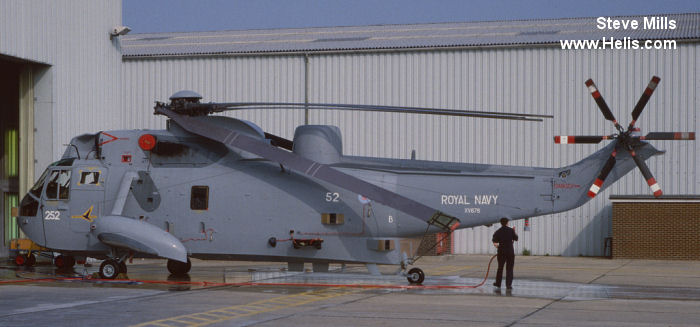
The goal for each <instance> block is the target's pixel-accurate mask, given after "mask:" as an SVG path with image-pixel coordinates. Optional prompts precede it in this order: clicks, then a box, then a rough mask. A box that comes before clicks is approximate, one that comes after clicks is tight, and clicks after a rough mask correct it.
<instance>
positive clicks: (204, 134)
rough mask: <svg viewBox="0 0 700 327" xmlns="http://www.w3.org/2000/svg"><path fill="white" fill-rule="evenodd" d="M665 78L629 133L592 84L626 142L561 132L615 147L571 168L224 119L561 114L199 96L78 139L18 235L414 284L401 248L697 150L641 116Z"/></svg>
mask: <svg viewBox="0 0 700 327" xmlns="http://www.w3.org/2000/svg"><path fill="white" fill-rule="evenodd" d="M658 82H659V78H658V77H654V78H653V79H652V81H651V82H650V83H649V86H648V87H647V89H646V91H645V92H644V93H643V94H642V96H641V98H640V100H639V102H638V103H637V105H636V107H635V108H634V110H633V112H632V119H633V120H632V123H631V124H630V125H629V127H628V128H627V130H624V129H623V128H622V126H621V125H620V124H619V123H618V122H617V121H616V120H615V118H614V116H613V115H612V113H611V111H610V109H609V108H608V106H607V104H606V103H605V101H604V100H603V98H602V97H601V96H600V93H599V92H598V90H597V88H596V86H595V84H593V82H592V81H591V80H589V81H587V82H586V85H587V86H588V88H589V90H590V91H591V94H592V95H593V98H594V99H595V102H596V103H597V105H598V107H599V108H600V110H601V111H602V113H603V115H604V116H605V118H606V119H607V120H610V121H612V122H613V123H614V125H615V128H616V129H617V133H616V134H612V135H607V136H557V137H555V142H557V143H562V144H568V143H599V142H601V141H602V140H611V141H612V142H611V143H610V144H609V145H607V146H605V147H603V148H602V149H600V150H599V151H597V152H595V153H593V154H591V155H590V156H588V157H586V158H585V159H583V160H581V161H580V162H577V163H575V164H573V165H570V166H566V167H561V168H535V167H515V166H496V165H485V164H463V163H448V162H433V161H422V160H400V159H385V158H374V157H356V156H346V155H343V153H342V148H341V144H342V142H341V134H340V130H339V129H338V128H337V127H335V126H326V125H303V126H299V127H297V128H296V131H295V134H294V138H293V140H287V139H284V138H282V137H279V136H276V135H272V134H269V133H266V132H264V131H263V130H262V129H260V127H258V126H257V125H255V124H254V123H252V122H249V121H245V120H241V119H235V118H230V117H225V116H212V115H210V114H212V113H216V112H222V111H227V110H244V109H246V110H248V109H270V108H308V109H326V110H361V111H384V112H400V113H414V114H437V115H452V116H467V117H480V118H486V119H515V120H524V121H538V120H540V121H541V119H542V118H551V117H552V116H542V115H527V114H514V113H493V112H483V111H461V110H447V109H427V108H414V107H391V106H368V105H343V104H309V103H201V102H200V99H201V96H200V95H198V94H196V93H194V92H192V91H180V92H177V93H175V94H174V95H173V96H172V97H171V98H170V100H171V102H170V103H168V104H166V103H160V102H157V103H156V106H155V114H157V115H164V116H166V117H167V118H169V120H168V124H167V129H166V130H120V131H103V132H99V133H96V134H85V135H80V136H77V137H75V138H73V139H72V141H71V143H70V146H69V147H68V149H67V150H66V152H65V153H64V155H63V157H62V158H61V160H59V161H57V162H55V163H53V164H51V165H50V166H49V167H48V168H47V169H46V171H45V172H44V173H43V175H42V176H41V177H40V178H39V179H38V181H37V182H36V184H35V185H34V186H33V187H32V188H31V190H29V192H28V193H27V195H26V196H25V197H24V198H23V200H22V202H21V207H20V217H19V225H20V227H21V228H22V230H23V231H24V233H25V234H26V235H27V236H28V237H29V238H31V239H32V240H33V241H34V242H35V243H37V244H39V245H41V246H44V247H46V248H49V249H51V250H52V251H55V252H58V253H61V255H60V256H59V257H57V258H56V263H57V265H60V266H64V267H72V266H73V264H74V262H75V258H84V257H95V258H100V259H104V261H103V262H102V264H101V266H100V269H99V273H100V276H101V277H102V278H107V279H111V278H115V277H116V276H117V274H119V273H120V272H126V271H127V266H126V264H125V261H126V259H127V258H129V257H133V256H150V257H161V258H166V259H168V264H167V267H168V270H169V271H170V272H171V273H172V274H186V273H187V272H188V271H189V270H190V267H191V262H190V260H189V258H190V257H193V258H199V259H217V260H222V259H223V260H260V261H279V262H287V263H288V264H289V269H290V270H301V269H303V265H304V263H305V262H307V263H312V265H313V269H314V271H328V267H329V264H330V263H365V264H368V268H369V270H370V272H371V273H378V270H377V269H376V264H391V265H400V267H401V272H402V273H403V274H404V275H405V276H406V277H407V279H408V281H409V282H410V283H421V282H422V281H423V279H424V273H423V271H422V270H421V269H420V268H417V267H414V268H412V269H411V270H409V271H406V270H407V266H408V265H412V264H413V263H414V261H415V259H416V257H415V256H412V257H409V256H408V255H407V254H406V253H407V252H408V250H407V249H404V248H401V244H400V242H399V240H400V238H406V237H415V236H421V235H426V234H428V233H435V232H452V231H454V230H455V229H457V228H468V227H473V226H479V225H488V224H492V223H494V222H495V221H497V220H498V219H499V218H500V217H508V218H510V219H522V218H526V217H535V216H540V215H546V214H551V213H556V212H561V211H566V210H570V209H573V208H576V207H578V206H581V205H582V204H584V203H585V202H587V201H588V200H590V199H591V198H592V197H594V196H595V195H596V194H597V193H598V192H600V191H601V190H604V189H605V188H606V187H608V186H610V185H611V184H612V183H614V182H615V181H616V180H618V179H620V178H621V177H622V176H624V175H625V174H627V173H628V172H630V171H631V170H632V169H633V168H634V167H635V165H636V166H637V167H639V168H640V169H641V171H642V174H643V175H644V177H645V179H646V180H647V182H648V183H649V185H650V187H651V189H652V191H653V193H654V195H655V196H660V195H661V190H660V188H659V186H658V184H657V183H656V181H655V180H654V178H653V176H652V174H651V172H650V171H649V169H648V168H647V166H646V164H645V163H644V161H645V160H646V159H648V158H650V157H652V156H654V155H657V154H660V153H662V152H661V151H658V150H657V149H655V148H654V147H653V146H651V145H650V144H649V143H647V142H645V140H692V139H695V134H694V133H692V132H691V133H649V134H647V135H646V136H640V135H639V133H638V130H637V129H635V128H634V124H635V122H636V120H637V119H638V118H639V115H640V114H641V112H642V109H643V108H644V106H645V105H646V103H647V101H648V100H649V97H650V96H651V94H652V92H653V91H654V89H655V88H656V85H657V84H658Z"/></svg>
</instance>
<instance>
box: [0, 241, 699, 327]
mask: <svg viewBox="0 0 700 327" xmlns="http://www.w3.org/2000/svg"><path fill="white" fill-rule="evenodd" d="M489 259H490V257H489V256H484V255H451V256H442V257H426V258H423V259H422V260H421V261H419V262H418V266H419V267H421V268H422V269H423V270H424V271H425V273H426V281H425V282H424V283H423V286H417V287H410V286H409V285H408V283H407V281H406V279H405V278H404V277H401V276H397V275H395V272H396V267H392V266H381V267H380V270H381V271H382V273H383V275H382V276H372V275H369V274H368V273H367V270H366V269H365V267H364V266H361V265H349V266H346V267H345V268H344V269H343V270H342V271H341V270H340V268H341V267H340V266H339V265H338V266H334V265H332V266H331V268H332V271H331V272H329V273H310V272H288V271H286V270H285V269H284V267H285V266H286V265H285V264H281V263H256V262H226V261H199V260H193V268H192V271H191V272H190V273H189V275H188V277H187V278H175V277H173V276H168V273H167V269H166V268H165V261H163V260H140V259H135V260H134V262H133V263H132V264H129V265H128V266H129V273H128V278H129V279H128V280H114V281H102V280H95V279H82V278H81V277H83V276H90V275H92V274H93V273H94V272H95V271H97V267H98V266H99V264H93V265H92V266H91V267H83V266H75V267H74V271H72V272H68V273H66V272H57V271H56V270H55V268H53V267H52V266H51V265H50V263H48V262H43V263H42V262H40V264H39V265H38V266H36V267H33V268H27V267H15V266H14V265H13V264H12V263H9V262H6V263H1V264H0V326H49V325H50V326H95V325H100V326H334V327H339V326H402V327H404V326H547V325H556V326H562V325H566V326H669V325H673V326H698V325H700V262H698V261H662V260H610V259H604V258H588V257H577V258H574V257H556V256H518V257H516V264H515V281H514V283H513V286H514V289H513V290H512V291H507V290H505V289H501V290H498V289H495V288H494V287H493V286H491V284H492V283H493V275H494V274H495V267H492V270H491V276H490V277H489V279H488V280H487V281H486V283H485V285H484V286H481V287H478V288H469V286H472V285H476V284H479V283H480V282H481V281H482V280H483V278H484V274H485V273H486V266H487V264H488V261H489ZM494 264H495V263H494ZM308 268H310V265H308ZM65 277H69V278H75V279H64V278H65ZM76 277H77V278H76ZM47 279H48V280H47ZM203 282H206V284H205V283H203ZM250 282H254V283H257V284H255V285H251V284H249V283H250Z"/></svg>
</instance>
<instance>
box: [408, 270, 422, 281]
mask: <svg viewBox="0 0 700 327" xmlns="http://www.w3.org/2000/svg"><path fill="white" fill-rule="evenodd" d="M406 279H408V282H409V283H411V284H421V283H423V280H425V273H423V270H421V269H420V268H412V269H411V270H409V271H408V274H406Z"/></svg>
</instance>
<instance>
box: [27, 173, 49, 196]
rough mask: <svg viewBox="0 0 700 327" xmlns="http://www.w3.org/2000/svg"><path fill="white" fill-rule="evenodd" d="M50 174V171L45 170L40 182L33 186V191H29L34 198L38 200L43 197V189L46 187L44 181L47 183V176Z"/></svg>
mask: <svg viewBox="0 0 700 327" xmlns="http://www.w3.org/2000/svg"><path fill="white" fill-rule="evenodd" d="M48 174H49V170H48V169H47V170H44V173H43V174H41V177H39V180H37V181H36V183H35V184H34V186H32V189H31V190H29V192H30V193H32V194H33V195H34V196H36V197H37V198H38V197H40V196H41V189H42V188H43V187H44V181H46V176H47V175H48Z"/></svg>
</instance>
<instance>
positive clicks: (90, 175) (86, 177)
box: [78, 171, 100, 185]
mask: <svg viewBox="0 0 700 327" xmlns="http://www.w3.org/2000/svg"><path fill="white" fill-rule="evenodd" d="M99 180H100V172H99V171H81V172H80V183H78V185H99Z"/></svg>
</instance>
